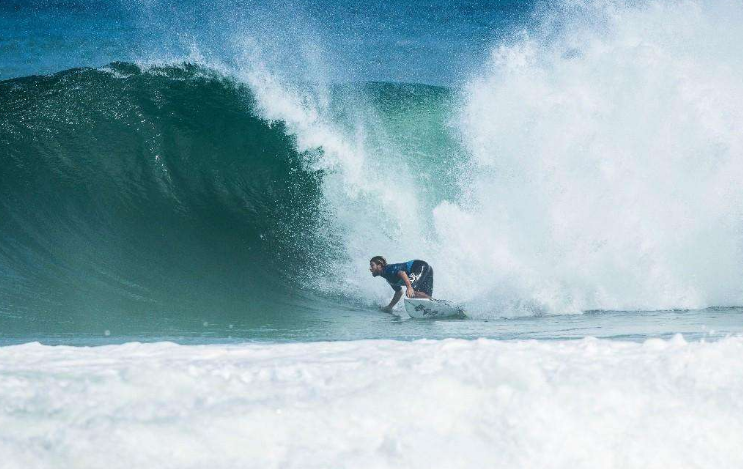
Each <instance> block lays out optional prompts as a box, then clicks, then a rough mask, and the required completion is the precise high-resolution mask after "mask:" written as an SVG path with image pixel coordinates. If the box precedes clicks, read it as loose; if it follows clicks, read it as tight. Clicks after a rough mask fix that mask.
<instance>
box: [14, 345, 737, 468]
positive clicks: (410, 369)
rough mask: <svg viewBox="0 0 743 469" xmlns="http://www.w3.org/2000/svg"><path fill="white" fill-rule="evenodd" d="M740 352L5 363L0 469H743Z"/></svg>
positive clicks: (136, 352)
mask: <svg viewBox="0 0 743 469" xmlns="http://www.w3.org/2000/svg"><path fill="white" fill-rule="evenodd" d="M741 353H743V339H741V338H739V337H734V338H727V339H723V340H721V341H719V342H713V343H704V342H700V343H686V342H685V341H684V340H683V338H681V336H677V337H676V338H674V339H672V340H670V341H663V340H659V339H653V340H649V341H646V342H645V343H643V344H637V343H623V342H616V341H603V340H596V339H585V340H581V341H572V342H562V341H561V342H554V341H553V342H536V341H527V342H498V341H489V340H482V339H481V340H477V341H463V340H452V339H450V340H444V341H420V342H393V341H355V342H335V343H304V344H287V345H236V346H221V345H213V346H178V345H175V344H170V343H156V344H136V343H132V344H125V345H115V346H105V347H93V348H85V347H82V348H78V347H48V346H42V345H39V344H27V345H22V346H13V347H4V348H0V423H2V425H0V453H2V454H3V467H5V468H8V469H17V468H24V467H36V468H40V469H41V468H52V467H69V468H87V467H104V466H105V467H111V468H114V469H115V468H128V467H133V466H143V465H146V466H148V467H155V468H170V467H173V468H175V467H184V466H187V467H192V468H200V467H209V468H223V467H224V468H227V467H235V465H239V466H243V467H262V468H267V467H268V468H270V467H289V468H292V467H410V468H416V467H432V466H435V467H475V466H478V465H482V464H483V463H487V465H488V466H490V467H496V468H499V467H504V468H510V467H534V468H537V467H550V468H576V467H577V468H582V467H586V468H587V467H590V468H615V467H627V468H633V467H658V468H662V467H741V465H743V454H742V453H741V452H740V451H739V449H740V447H741V444H743V406H742V404H741V400H740V399H739V396H740V394H741V391H743V362H741V360H740V359H739V357H740V356H741Z"/></svg>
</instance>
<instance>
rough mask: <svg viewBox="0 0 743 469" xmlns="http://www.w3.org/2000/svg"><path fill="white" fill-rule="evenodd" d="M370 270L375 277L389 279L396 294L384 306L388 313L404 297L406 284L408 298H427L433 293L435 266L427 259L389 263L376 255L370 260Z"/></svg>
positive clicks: (383, 309)
mask: <svg viewBox="0 0 743 469" xmlns="http://www.w3.org/2000/svg"><path fill="white" fill-rule="evenodd" d="M369 271H370V272H371V274H372V276H374V277H383V278H384V279H385V280H387V283H389V284H390V286H391V287H392V289H393V290H395V295H394V296H393V297H392V300H391V301H390V304H388V305H387V306H385V307H383V308H382V311H385V312H387V313H389V312H391V311H392V308H393V307H394V306H395V305H396V304H397V302H398V301H400V298H402V287H403V286H405V288H406V294H407V296H408V298H427V299H430V298H431V295H432V294H433V268H432V267H431V266H430V265H428V263H427V262H426V261H421V260H417V259H416V260H412V261H408V262H401V263H399V264H387V261H386V260H385V258H384V257H382V256H374V257H372V258H371V260H370V261H369Z"/></svg>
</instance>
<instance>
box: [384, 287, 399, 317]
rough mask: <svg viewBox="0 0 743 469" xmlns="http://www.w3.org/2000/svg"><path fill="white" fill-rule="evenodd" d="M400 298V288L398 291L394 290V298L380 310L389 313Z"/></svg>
mask: <svg viewBox="0 0 743 469" xmlns="http://www.w3.org/2000/svg"><path fill="white" fill-rule="evenodd" d="M400 298H402V288H401V289H399V290H395V296H393V297H392V300H391V301H390V304H388V305H387V306H385V307H384V308H382V309H383V310H384V311H386V312H388V313H389V312H391V311H392V308H394V307H395V305H396V304H397V302H398V301H400Z"/></svg>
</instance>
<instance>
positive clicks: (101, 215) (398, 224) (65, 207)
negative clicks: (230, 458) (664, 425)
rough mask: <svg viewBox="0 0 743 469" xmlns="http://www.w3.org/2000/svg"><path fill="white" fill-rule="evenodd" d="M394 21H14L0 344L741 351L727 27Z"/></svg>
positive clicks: (599, 19) (583, 8) (599, 9)
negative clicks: (450, 315)
mask: <svg viewBox="0 0 743 469" xmlns="http://www.w3.org/2000/svg"><path fill="white" fill-rule="evenodd" d="M385 5H386V4H384V5H383V4H381V3H380V4H356V3H342V4H341V3H337V4H336V3H332V2H331V3H327V4H322V5H320V6H318V5H313V4H309V3H308V4H303V3H296V4H293V5H290V6H281V7H278V6H276V5H274V7H276V8H270V7H267V6H266V5H258V4H251V3H246V4H243V3H238V2H229V1H225V2H217V3H210V2H204V3H202V2H186V3H183V4H179V6H178V7H177V8H175V7H173V5H171V4H170V3H169V2H141V3H140V2H132V3H129V2H126V3H119V2H93V1H70V2H46V1H39V2H20V1H16V2H10V3H4V4H3V5H2V6H0V25H1V26H2V29H3V31H6V34H5V35H4V36H3V37H2V38H0V79H2V80H3V81H0V168H1V170H0V343H1V344H15V343H22V342H28V341H36V340H38V341H42V342H44V343H50V344H88V345H89V344H104V343H121V342H127V341H159V340H173V341H177V342H183V343H202V342H225V341H237V342H242V341H261V342H287V341H289V342H291V341H328V340H330V341H336V340H360V339H402V340H413V339H421V338H447V337H457V338H477V337H489V338H493V339H503V340H509V339H576V338H582V337H584V336H596V337H602V338H609V339H618V340H643V339H646V338H649V337H662V338H669V337H671V336H673V335H674V334H676V333H682V334H684V335H685V336H687V337H691V338H693V339H705V340H716V339H718V338H720V337H724V336H727V335H731V334H737V333H739V332H740V331H741V324H743V321H741V319H742V317H741V316H742V311H743V310H741V309H740V308H738V307H736V306H734V305H741V304H743V287H741V285H743V274H742V273H741V269H740V268H739V267H740V265H741V262H742V261H743V255H742V253H743V249H741V248H742V247H743V244H742V242H743V237H742V236H741V235H742V234H743V224H742V222H741V221H740V220H741V218H740V216H739V215H740V213H741V211H743V204H742V203H741V201H743V191H742V190H741V189H740V187H739V186H740V185H739V184H738V181H739V176H740V175H741V174H743V155H742V154H741V148H743V146H742V145H743V141H741V133H740V132H739V131H738V130H739V124H740V122H741V117H743V116H742V115H741V109H743V107H742V106H740V104H743V103H741V96H743V94H742V90H741V87H740V83H742V82H743V81H742V80H739V79H738V78H740V77H742V76H743V65H742V64H741V59H740V54H739V53H738V52H737V49H736V48H735V47H733V46H731V44H736V40H737V39H736V38H739V36H740V35H741V34H743V32H742V31H741V28H740V24H738V23H736V22H735V19H736V18H740V17H741V15H743V13H741V9H740V8H739V6H735V5H723V6H714V5H711V4H709V3H707V2H697V3H694V4H693V5H691V6H687V7H685V8H678V9H677V8H674V7H673V5H669V4H667V3H664V2H652V5H655V7H653V8H651V6H652V5H645V4H640V5H634V4H633V5H625V4H623V3H621V2H620V3H618V4H615V3H613V2H584V3H581V4H572V3H571V4H566V5H562V7H551V6H549V5H547V4H543V3H536V4H532V3H528V2H527V3H514V2H464V3H463V2H457V3H453V2H435V3H434V4H433V5H422V4H418V3H415V2H408V3H406V2H400V3H396V4H395V5H394V8H392V7H387V6H385ZM692 17H693V18H694V21H693V24H694V27H693V28H689V27H688V21H686V19H688V18H692ZM720 21H722V22H724V23H725V22H729V23H730V24H729V26H730V27H729V28H721V31H719V32H717V33H716V34H711V32H713V31H717V28H716V26H714V25H716V24H718V23H719V22H720ZM287 22H291V24H292V28H290V30H285V28H282V26H283V25H285V24H287ZM726 24H727V23H726ZM661 26H662V27H661ZM677 30H683V31H684V34H685V35H684V36H682V37H679V35H678V34H676V33H675V31H677ZM638 38H642V39H638ZM709 50H715V51H716V52H715V54H709V53H708V51H709ZM378 254H383V255H386V256H387V257H388V259H390V260H391V261H393V262H394V261H402V260H407V259H409V258H423V259H426V260H427V261H429V262H430V263H431V264H432V265H434V266H435V268H436V280H435V296H438V297H442V298H447V299H450V300H452V301H454V302H456V303H458V304H460V305H462V306H463V307H464V309H465V310H466V311H467V312H468V316H469V317H468V319H465V320H451V321H433V322H421V321H413V320H409V319H406V318H403V317H395V316H390V315H386V314H383V313H381V312H379V311H378V307H379V305H381V304H386V302H387V301H389V297H390V296H391V294H392V291H391V290H390V289H389V288H388V287H387V286H386V285H385V284H384V283H383V282H382V281H380V280H379V279H373V278H372V277H371V276H370V275H369V273H368V271H367V270H366V269H367V260H368V258H369V257H371V256H373V255H378ZM731 305H732V306H731ZM400 312H401V314H402V315H403V316H404V312H403V311H400Z"/></svg>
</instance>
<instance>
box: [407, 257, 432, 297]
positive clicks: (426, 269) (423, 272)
mask: <svg viewBox="0 0 743 469" xmlns="http://www.w3.org/2000/svg"><path fill="white" fill-rule="evenodd" d="M409 277H410V285H411V286H412V287H413V290H415V291H420V292H423V293H425V294H426V295H428V296H431V295H433V267H431V266H430V265H428V263H427V262H425V261H414V262H413V265H412V266H410V275H409Z"/></svg>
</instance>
